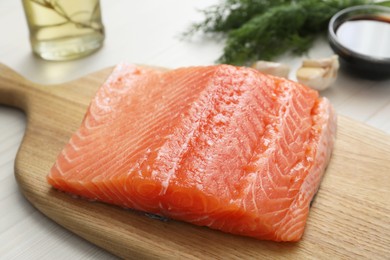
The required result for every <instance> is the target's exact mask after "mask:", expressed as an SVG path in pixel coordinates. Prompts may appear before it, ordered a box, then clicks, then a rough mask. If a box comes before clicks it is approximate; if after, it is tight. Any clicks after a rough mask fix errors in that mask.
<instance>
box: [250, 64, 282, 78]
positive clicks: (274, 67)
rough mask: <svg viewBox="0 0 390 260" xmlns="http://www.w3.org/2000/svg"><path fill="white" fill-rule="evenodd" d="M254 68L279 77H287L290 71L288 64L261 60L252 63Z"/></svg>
mask: <svg viewBox="0 0 390 260" xmlns="http://www.w3.org/2000/svg"><path fill="white" fill-rule="evenodd" d="M252 68H254V69H256V70H258V71H260V72H263V73H266V74H271V75H274V76H277V77H283V78H287V77H288V74H289V73H290V67H289V66H287V65H286V64H282V63H277V62H271V61H263V60H259V61H256V62H255V63H253V64H252Z"/></svg>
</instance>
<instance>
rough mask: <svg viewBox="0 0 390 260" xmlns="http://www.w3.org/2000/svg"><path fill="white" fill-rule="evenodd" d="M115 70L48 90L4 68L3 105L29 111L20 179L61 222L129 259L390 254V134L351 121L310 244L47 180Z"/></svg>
mask: <svg viewBox="0 0 390 260" xmlns="http://www.w3.org/2000/svg"><path fill="white" fill-rule="evenodd" d="M110 72H111V68H108V69H105V70H102V71H99V72H96V73H93V74H90V75H88V76H85V77H83V78H81V79H79V80H76V81H72V82H68V83H65V84H61V85H56V86H40V85H37V84H34V83H32V82H28V81H27V80H25V79H23V78H22V77H20V76H19V75H18V74H16V73H15V72H13V71H12V70H10V69H9V68H7V67H6V66H4V65H1V64H0V104H5V105H10V106H15V107H18V108H20V109H22V110H23V111H25V113H26V114H27V120H28V125H27V129H26V133H25V136H24V138H23V141H22V145H21V147H20V149H19V152H18V155H17V158H16V163H15V176H16V178H17V181H18V183H19V186H20V189H21V191H22V192H23V194H24V195H25V196H26V198H27V199H28V200H29V201H30V202H31V203H32V204H33V205H34V206H35V207H36V208H37V209H39V210H40V211H42V212H43V213H44V214H45V215H47V216H48V217H49V218H51V219H53V220H54V221H55V222H57V223H58V224H60V225H62V226H64V227H65V228H67V229H69V230H71V231H73V232H74V233H76V234H78V235H80V236H81V237H83V238H85V239H87V240H89V241H90V242H92V243H94V244H96V245H98V246H100V247H102V248H105V249H106V250H108V251H110V252H112V253H114V254H116V255H118V256H120V257H123V258H132V259H140V258H142V259H144V258H179V257H180V258H185V259H196V258H202V259H205V258H236V259H242V258H244V257H253V258H262V257H269V258H276V259H297V258H300V259H313V258H317V259H318V258H319V259H330V258H334V257H336V258H370V259H386V258H388V257H389V254H390V136H389V135H386V134H384V133H382V132H380V131H378V130H375V129H373V128H371V127H368V126H366V125H363V124H361V123H357V122H355V121H353V120H350V119H347V118H345V117H343V116H339V118H338V132H337V141H336V146H335V149H334V153H333V157H332V160H331V162H330V165H329V167H328V169H327V171H326V174H325V177H324V179H323V182H322V185H321V188H320V190H319V192H318V194H317V196H316V198H315V200H314V202H313V205H312V208H311V212H310V216H309V219H308V223H307V226H306V230H305V234H304V236H303V239H302V240H301V241H300V242H298V243H275V242H269V241H259V240H255V239H250V238H245V237H239V236H234V235H229V234H225V233H222V232H219V231H214V230H210V229H208V228H205V227H196V226H193V225H190V224H186V223H182V222H177V221H160V220H155V219H151V218H148V217H146V216H144V215H143V214H141V213H138V212H135V211H131V210H123V209H121V208H118V207H114V206H110V205H105V204H102V203H97V202H89V201H85V200H81V199H75V198H72V197H71V196H68V195H66V194H64V193H61V192H58V191H56V190H54V189H52V188H51V187H50V186H49V185H48V184H47V182H46V175H47V173H48V172H49V169H50V168H51V166H52V165H53V163H54V161H55V158H56V157H57V155H58V154H59V152H60V151H61V149H62V148H63V146H64V145H65V143H66V142H67V141H68V139H69V137H70V135H71V134H72V133H73V132H74V131H75V130H76V129H77V128H78V126H79V125H80V123H81V120H82V118H83V116H84V113H85V111H86V108H87V106H88V104H89V102H90V100H91V99H92V97H93V95H94V93H95V92H96V90H97V89H98V88H99V87H100V85H101V84H102V83H103V81H104V80H105V79H106V77H107V76H108V75H109V73H110Z"/></svg>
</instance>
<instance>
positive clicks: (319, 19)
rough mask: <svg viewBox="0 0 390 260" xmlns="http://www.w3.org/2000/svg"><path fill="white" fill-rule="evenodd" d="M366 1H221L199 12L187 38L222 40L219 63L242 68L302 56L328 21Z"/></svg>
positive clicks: (368, 1) (324, 28) (366, 2)
mask: <svg viewBox="0 0 390 260" xmlns="http://www.w3.org/2000/svg"><path fill="white" fill-rule="evenodd" d="M370 3H373V1H370V0H275V1H272V0H268V1H267V0H225V1H224V2H222V3H221V4H219V5H215V6H212V7H211V8H209V9H207V10H204V11H202V12H203V14H204V15H205V19H204V20H203V21H202V22H200V23H196V24H193V26H192V27H191V29H190V30H189V31H188V34H190V35H191V34H193V33H195V32H198V31H201V32H204V33H219V34H223V35H225V36H226V43H225V47H224V50H223V54H222V56H221V57H220V58H219V60H218V62H220V63H229V64H236V65H245V64H248V63H249V62H252V61H254V60H272V59H274V58H276V57H278V56H279V55H281V54H283V53H285V52H287V51H290V52H292V53H295V54H302V53H304V52H306V51H307V50H308V49H309V48H310V46H311V45H312V43H313V41H314V39H315V37H316V36H317V35H318V34H319V33H321V32H326V28H327V25H328V22H329V20H330V18H331V17H332V16H333V15H334V14H335V13H336V12H338V11H339V10H341V9H344V8H346V7H349V6H353V5H360V4H370Z"/></svg>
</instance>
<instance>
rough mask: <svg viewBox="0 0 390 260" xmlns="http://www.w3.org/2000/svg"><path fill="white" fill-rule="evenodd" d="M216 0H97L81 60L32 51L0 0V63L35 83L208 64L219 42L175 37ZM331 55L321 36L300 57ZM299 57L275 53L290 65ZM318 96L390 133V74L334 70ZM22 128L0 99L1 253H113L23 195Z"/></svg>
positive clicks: (16, 16)
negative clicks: (91, 48)
mask: <svg viewBox="0 0 390 260" xmlns="http://www.w3.org/2000/svg"><path fill="white" fill-rule="evenodd" d="M215 2H217V1H210V0H192V1H189V0H187V1H182V0H165V1H152V0H144V1H126V0H116V1H109V0H101V5H102V10H103V20H104V24H105V27H106V41H105V45H104V47H103V48H102V49H101V50H100V51H99V52H97V53H95V54H94V55H92V56H89V57H87V58H84V59H81V60H76V61H69V62H47V61H43V60H40V59H38V58H36V57H34V56H33V55H32V53H31V50H30V46H29V41H28V31H27V26H26V21H25V18H24V13H23V9H22V3H21V1H14V0H0V62H1V63H3V64H5V65H8V66H9V67H11V68H12V69H14V70H16V71H17V72H19V73H20V74H21V75H23V76H24V77H26V78H28V79H30V80H31V81H35V82H37V83H41V84H55V83H60V82H66V81H69V80H71V79H75V78H78V77H80V76H83V75H85V74H87V73H90V72H93V71H96V70H99V69H102V68H105V67H108V66H113V65H115V64H117V63H119V62H121V61H128V62H132V63H138V64H148V65H157V66H164V67H169V68H175V67H180V66H190V65H208V64H212V63H214V61H215V60H216V59H217V58H218V57H219V55H220V54H221V50H222V43H221V42H217V41H213V40H211V39H201V40H200V39H197V40H193V41H182V40H180V39H179V36H180V33H181V32H183V31H184V30H185V29H186V28H187V26H189V24H190V23H191V22H193V21H197V20H200V19H201V18H202V15H201V14H200V13H199V12H197V11H196V9H197V8H200V9H204V8H205V7H206V6H208V5H210V4H213V3H215ZM331 54H332V51H331V49H330V48H329V46H328V44H327V42H326V39H325V38H323V39H319V40H318V41H317V42H316V44H315V46H314V47H313V48H312V49H311V50H310V52H309V53H308V54H307V56H308V57H312V58H316V57H326V56H329V55H331ZM302 58H303V57H283V58H281V60H282V61H283V62H286V63H288V64H290V66H291V67H292V68H293V71H294V69H296V68H297V67H298V66H299V64H300V62H301V60H302ZM293 74H294V73H292V75H293ZM0 84H1V82H0ZM322 95H324V96H327V97H329V99H330V100H331V101H332V102H333V104H334V106H335V107H336V109H337V111H338V113H339V114H343V115H346V116H349V117H352V118H354V119H356V120H358V121H361V122H365V123H367V124H369V125H371V126H373V127H376V128H379V129H381V130H383V131H385V132H387V133H389V134H390V80H387V81H378V82H375V81H369V80H362V79H357V78H353V77H351V76H348V75H346V74H344V73H342V72H341V73H340V75H339V78H338V80H337V82H336V84H335V86H333V87H332V88H331V89H328V90H326V91H324V92H323V93H322ZM25 127H26V120H25V116H24V114H23V113H22V112H20V111H17V110H15V109H12V108H8V107H4V106H0V259H11V258H12V259H13V258H15V259H107V258H115V257H114V256H112V255H110V254H109V253H107V252H105V251H104V250H102V249H100V248H97V247H95V246H94V245H92V244H90V243H89V242H87V241H85V240H83V239H81V238H79V237H77V236H75V235H73V234H72V233H70V232H68V231H67V230H65V229H63V228H62V227H60V226H58V225H57V224H55V223H54V222H52V221H50V220H49V219H47V218H46V217H45V216H44V215H42V214H41V213H40V212H38V211H37V210H35V209H34V208H33V207H32V206H31V205H30V204H29V203H28V202H27V201H26V200H25V199H24V198H23V196H22V195H21V193H20V192H19V190H18V187H17V184H16V181H15V179H14V175H13V163H14V158H15V155H16V152H17V149H18V147H19V144H20V142H21V139H22V137H23V132H24V129H25Z"/></svg>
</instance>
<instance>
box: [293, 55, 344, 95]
mask: <svg viewBox="0 0 390 260" xmlns="http://www.w3.org/2000/svg"><path fill="white" fill-rule="evenodd" d="M339 67H340V65H339V61H338V56H337V55H333V56H331V57H329V58H324V59H317V60H304V61H303V62H302V66H301V67H300V68H299V69H298V70H297V75H296V76H297V80H298V82H300V83H302V84H304V85H306V86H308V87H311V88H313V89H316V90H324V89H327V88H328V87H330V86H331V85H332V84H333V83H334V82H335V81H336V78H337V72H338V69H339Z"/></svg>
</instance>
